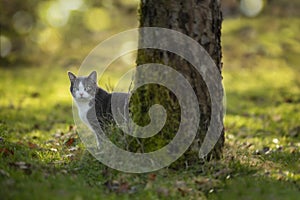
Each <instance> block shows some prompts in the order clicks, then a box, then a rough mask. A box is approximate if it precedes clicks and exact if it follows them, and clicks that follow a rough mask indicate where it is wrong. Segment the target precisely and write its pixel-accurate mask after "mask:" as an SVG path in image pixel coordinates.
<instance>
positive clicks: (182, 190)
mask: <svg viewBox="0 0 300 200" xmlns="http://www.w3.org/2000/svg"><path fill="white" fill-rule="evenodd" d="M177 190H178V191H179V192H180V194H181V196H183V197H184V196H186V195H187V194H188V193H190V192H191V191H192V188H187V187H180V188H177Z"/></svg>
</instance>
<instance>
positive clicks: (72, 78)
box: [68, 72, 76, 82]
mask: <svg viewBox="0 0 300 200" xmlns="http://www.w3.org/2000/svg"><path fill="white" fill-rule="evenodd" d="M68 76H69V79H70V81H71V82H73V81H74V80H75V79H76V76H75V74H73V73H72V72H68Z"/></svg>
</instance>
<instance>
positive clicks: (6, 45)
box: [0, 35, 12, 57]
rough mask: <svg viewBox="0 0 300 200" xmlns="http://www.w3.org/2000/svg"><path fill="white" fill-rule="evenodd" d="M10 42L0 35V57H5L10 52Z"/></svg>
mask: <svg viewBox="0 0 300 200" xmlns="http://www.w3.org/2000/svg"><path fill="white" fill-rule="evenodd" d="M11 48H12V45H11V42H10V39H9V38H8V37H6V36H4V35H0V50H1V51H0V55H1V57H6V56H8V55H9V53H10V52H11Z"/></svg>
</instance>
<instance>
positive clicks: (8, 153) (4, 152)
mask: <svg viewBox="0 0 300 200" xmlns="http://www.w3.org/2000/svg"><path fill="white" fill-rule="evenodd" d="M0 154H2V155H3V156H12V155H14V151H13V150H10V149H8V148H5V147H4V148H0Z"/></svg>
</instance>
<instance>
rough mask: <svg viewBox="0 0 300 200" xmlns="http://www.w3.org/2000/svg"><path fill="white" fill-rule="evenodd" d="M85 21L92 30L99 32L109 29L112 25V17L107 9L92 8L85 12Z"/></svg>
mask: <svg viewBox="0 0 300 200" xmlns="http://www.w3.org/2000/svg"><path fill="white" fill-rule="evenodd" d="M84 23H85V26H86V28H88V29H89V30H90V31H93V32H97V31H101V30H106V29H108V28H109V27H110V25H111V19H110V16H109V14H108V12H107V11H106V10H104V9H102V8H92V9H90V10H89V11H88V12H86V13H85V16H84Z"/></svg>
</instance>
